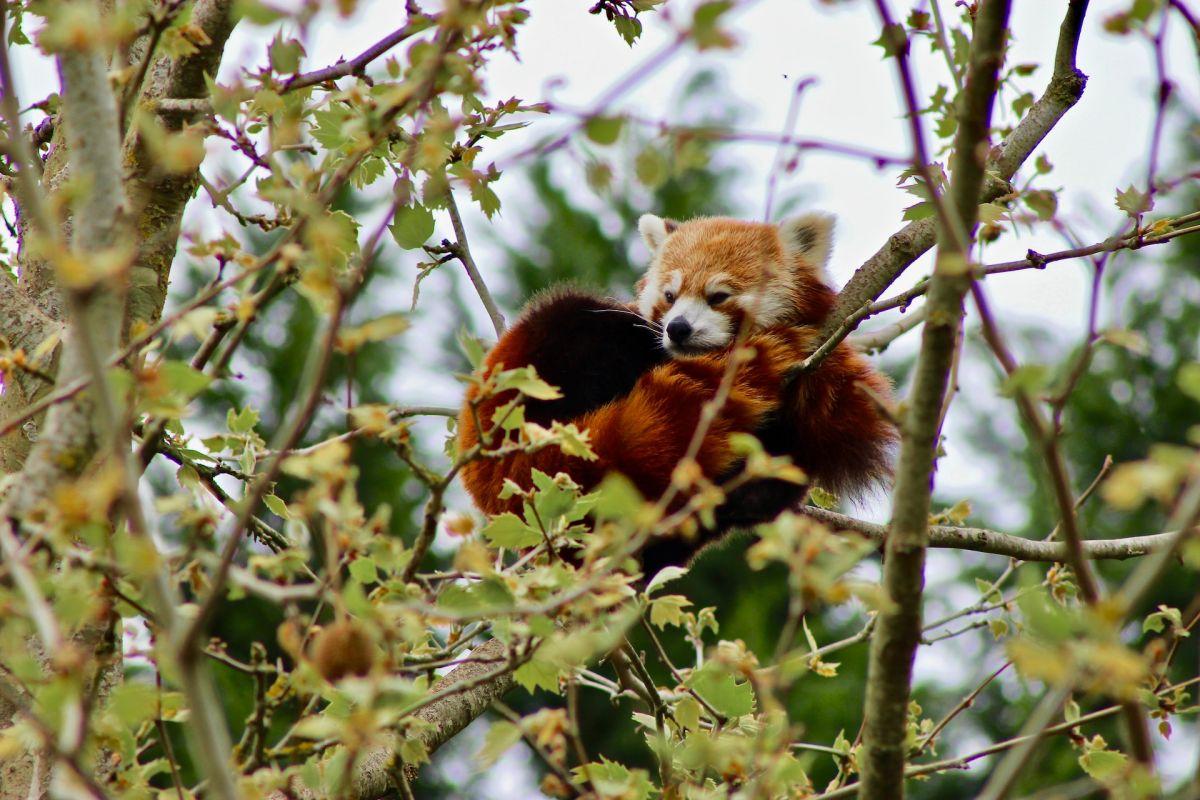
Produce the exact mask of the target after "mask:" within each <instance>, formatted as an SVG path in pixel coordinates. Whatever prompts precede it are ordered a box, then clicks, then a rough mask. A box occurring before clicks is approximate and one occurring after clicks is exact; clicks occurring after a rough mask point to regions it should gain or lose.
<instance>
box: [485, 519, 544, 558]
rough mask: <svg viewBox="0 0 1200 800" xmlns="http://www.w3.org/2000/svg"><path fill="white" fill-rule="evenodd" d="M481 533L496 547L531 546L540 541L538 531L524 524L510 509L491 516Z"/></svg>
mask: <svg viewBox="0 0 1200 800" xmlns="http://www.w3.org/2000/svg"><path fill="white" fill-rule="evenodd" d="M483 535H484V538H486V539H487V540H488V541H489V542H491V543H492V544H493V545H495V546H496V547H508V548H511V549H514V550H519V549H521V548H523V547H532V546H533V545H535V544H537V543H538V542H540V541H542V534H541V532H540V531H536V530H534V529H533V528H531V527H529V526H528V525H526V524H525V523H524V522H523V521H522V520H521V518H520V517H518V516H517V515H516V514H513V513H512V512H511V511H506V512H504V513H503V514H500V515H499V516H496V517H493V518H492V521H491V522H489V523H488V525H487V527H486V528H484V529H483Z"/></svg>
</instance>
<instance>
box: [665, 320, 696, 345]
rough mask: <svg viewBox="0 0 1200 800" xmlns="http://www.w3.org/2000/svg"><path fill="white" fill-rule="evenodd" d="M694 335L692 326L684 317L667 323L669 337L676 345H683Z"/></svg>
mask: <svg viewBox="0 0 1200 800" xmlns="http://www.w3.org/2000/svg"><path fill="white" fill-rule="evenodd" d="M691 335H692V325H691V323H689V322H688V321H687V320H686V319H684V318H683V317H676V318H675V319H673V320H671V321H670V322H669V323H667V337H668V338H670V340H671V341H672V342H674V343H675V344H683V343H684V342H686V341H687V338H688V337H689V336H691Z"/></svg>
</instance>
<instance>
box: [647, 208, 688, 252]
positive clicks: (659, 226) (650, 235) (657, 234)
mask: <svg viewBox="0 0 1200 800" xmlns="http://www.w3.org/2000/svg"><path fill="white" fill-rule="evenodd" d="M678 227H679V223H678V222H676V221H675V220H673V219H664V218H662V217H656V216H654V215H653V214H642V216H641V219H639V220H638V231H639V232H641V234H642V240H643V241H645V242H646V247H648V248H650V255H654V254H655V253H657V252H658V248H660V247H662V245H663V242H665V241H666V240H667V237H668V236H670V235H671V232H672V231H674V230H675V229H676V228H678Z"/></svg>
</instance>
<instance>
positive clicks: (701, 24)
mask: <svg viewBox="0 0 1200 800" xmlns="http://www.w3.org/2000/svg"><path fill="white" fill-rule="evenodd" d="M731 8H733V3H732V2H731V0H708V2H704V3H701V4H700V5H698V6H696V11H695V13H694V14H693V15H692V41H694V42H695V43H696V47H698V48H699V49H701V50H707V49H709V48H713V47H732V46H733V44H734V39H733V37H732V36H731V35H729V34H728V33H727V32H726V31H724V30H722V29H721V27H720V25H721V17H723V16H724V15H725V14H726V13H727V12H728V11H729V9H731Z"/></svg>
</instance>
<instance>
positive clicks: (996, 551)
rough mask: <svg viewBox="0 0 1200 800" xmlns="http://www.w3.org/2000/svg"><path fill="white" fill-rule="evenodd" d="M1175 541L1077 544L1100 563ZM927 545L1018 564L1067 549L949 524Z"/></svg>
mask: <svg viewBox="0 0 1200 800" xmlns="http://www.w3.org/2000/svg"><path fill="white" fill-rule="evenodd" d="M800 512H801V513H803V514H804V515H805V516H809V517H812V518H813V519H816V520H819V521H821V522H823V523H825V524H826V525H829V526H830V527H832V528H834V529H836V530H846V531H854V532H855V533H861V534H862V535H863V536H866V537H867V538H869V539H871V540H872V541H876V542H879V543H883V542H884V541H886V540H887V527H886V526H884V525H877V524H875V523H873V522H865V521H864V520H860V519H855V518H854V517H848V516H846V515H845V514H838V513H837V512H834V511H826V510H825V509H823V508H816V507H813V506H805V507H804V508H802V509H800ZM1177 538H1178V532H1177V531H1168V532H1166V533H1151V534H1147V535H1145V536H1131V537H1128V538H1124V539H1088V540H1085V541H1083V542H1082V543H1081V551H1082V553H1083V556H1084V558H1087V559H1090V560H1094V561H1101V560H1116V561H1123V560H1125V559H1129V558H1139V557H1141V556H1145V555H1149V554H1150V553H1156V552H1158V551H1160V550H1162V549H1163V548H1167V547H1170V546H1171V545H1172V543H1173V542H1174V541H1175V540H1176V539H1177ZM929 546H930V547H936V548H940V549H946V550H970V551H972V552H976V553H989V554H991V555H996V556H1006V557H1008V558H1015V559H1017V560H1018V561H1040V562H1057V563H1065V562H1066V561H1067V560H1068V549H1067V545H1066V543H1065V542H1055V541H1040V540H1037V539H1025V538H1022V537H1020V536H1013V535H1012V534H1009V533H1001V532H1000V531H993V530H988V529H987V528H968V527H959V526H953V525H930V526H929Z"/></svg>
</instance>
